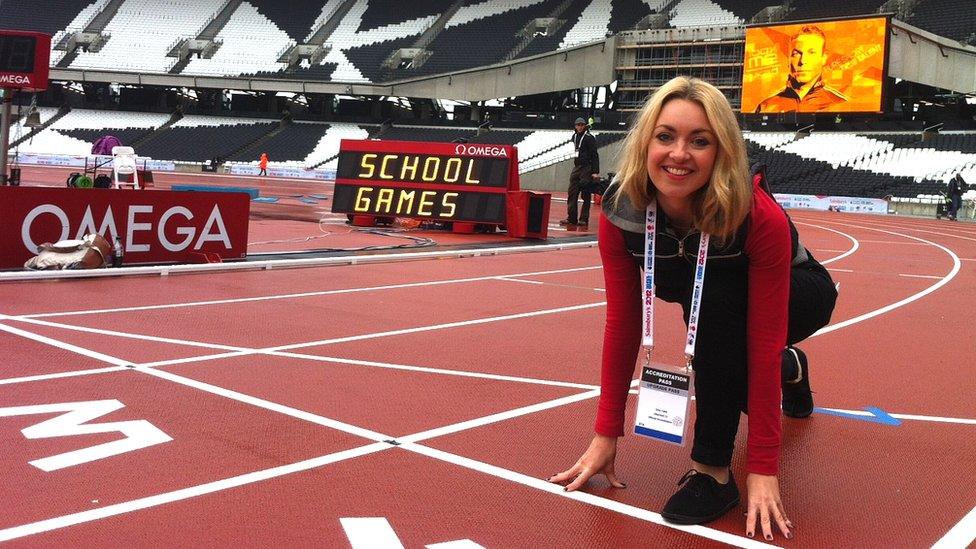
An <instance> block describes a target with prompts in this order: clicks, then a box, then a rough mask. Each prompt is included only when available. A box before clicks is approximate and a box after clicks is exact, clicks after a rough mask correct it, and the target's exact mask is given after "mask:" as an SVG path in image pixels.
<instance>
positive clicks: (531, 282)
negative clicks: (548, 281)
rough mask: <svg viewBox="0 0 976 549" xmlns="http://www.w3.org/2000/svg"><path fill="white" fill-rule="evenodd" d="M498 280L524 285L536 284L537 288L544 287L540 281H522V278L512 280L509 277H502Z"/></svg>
mask: <svg viewBox="0 0 976 549" xmlns="http://www.w3.org/2000/svg"><path fill="white" fill-rule="evenodd" d="M498 280H504V281H506V282H521V283H522V284H535V285H537V286H542V285H543V283H542V282H539V281H538V280H522V279H521V278H510V277H507V276H500V277H498Z"/></svg>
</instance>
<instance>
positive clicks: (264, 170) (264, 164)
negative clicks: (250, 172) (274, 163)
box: [258, 153, 268, 175]
mask: <svg viewBox="0 0 976 549" xmlns="http://www.w3.org/2000/svg"><path fill="white" fill-rule="evenodd" d="M258 168H261V172H260V173H258V175H268V153H261V160H259V161H258Z"/></svg>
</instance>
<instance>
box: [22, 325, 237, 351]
mask: <svg viewBox="0 0 976 549" xmlns="http://www.w3.org/2000/svg"><path fill="white" fill-rule="evenodd" d="M10 320H12V321H14V322H26V323H28V324H36V325H38V326H46V327H49V328H58V329H62V330H69V331H74V332H85V333H88V334H98V335H107V336H113V337H121V338H128V339H139V340H142V341H152V342H155V343H169V344H173V345H186V346H189V347H204V348H207V349H222V350H225V351H245V350H247V349H245V348H243V347H234V346H232V345H221V344H219V343H206V342H200V341H193V340H188V339H173V338H169V337H157V336H151V335H144V334H133V333H129V332H118V331H115V330H103V329H101V328H90V327H87V326H75V325H73V324H62V323H60V322H49V321H46V320H36V319H33V318H16V317H14V318H11V319H10Z"/></svg>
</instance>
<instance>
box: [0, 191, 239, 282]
mask: <svg viewBox="0 0 976 549" xmlns="http://www.w3.org/2000/svg"><path fill="white" fill-rule="evenodd" d="M249 211H250V197H248V195H246V194H244V193H229V192H227V193H225V192H178V191H155V190H149V191H133V190H122V189H66V188H48V187H0V235H2V236H0V268H8V269H9V268H18V267H22V266H23V264H24V262H25V261H27V260H28V259H29V258H31V257H33V256H34V255H36V254H37V246H38V245H39V244H43V243H44V242H57V241H59V240H66V239H74V238H81V237H83V236H84V235H85V234H88V233H93V232H98V233H100V234H101V235H102V236H104V237H105V238H106V239H108V241H109V242H115V237H116V236H118V237H119V238H120V240H121V243H122V246H123V249H124V251H125V264H126V265H132V264H138V263H178V262H187V261H192V260H193V258H194V255H193V254H194V253H200V252H212V253H215V254H217V255H218V256H220V257H221V258H222V259H225V260H226V259H243V258H244V257H245V255H246V254H247V225H248V214H249Z"/></svg>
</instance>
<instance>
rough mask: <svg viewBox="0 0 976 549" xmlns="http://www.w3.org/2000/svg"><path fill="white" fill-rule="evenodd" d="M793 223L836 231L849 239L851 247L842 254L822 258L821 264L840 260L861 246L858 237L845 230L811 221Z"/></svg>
mask: <svg viewBox="0 0 976 549" xmlns="http://www.w3.org/2000/svg"><path fill="white" fill-rule="evenodd" d="M794 223H796V224H797V225H806V226H808V227H815V228H817V229H823V230H825V231H830V232H832V233H837V234H839V235H841V236H843V237H844V238H846V239H848V240H850V241H851V247H850V248H848V249H847V251H845V252H844V253H842V254H840V255H838V256H836V257H831V258H828V259H824V260H823V261H821V262H820V264H821V265H829V264H831V263H833V262H834V261H840V260H841V259H844V258H845V257H847V256H849V255H851V254H853V253H854V252H856V251H857V250H858V248H860V247H861V244H860V242H859V241H858V239H856V238H854V237H853V236H851V235H849V234H847V233H845V232H842V231H838V230H837V229H831V228H830V227H824V226H823V225H815V224H813V223H803V222H801V221H794Z"/></svg>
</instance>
